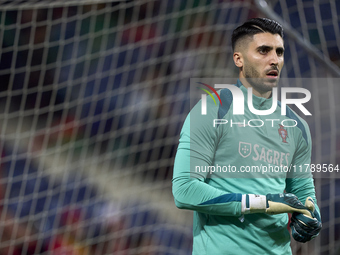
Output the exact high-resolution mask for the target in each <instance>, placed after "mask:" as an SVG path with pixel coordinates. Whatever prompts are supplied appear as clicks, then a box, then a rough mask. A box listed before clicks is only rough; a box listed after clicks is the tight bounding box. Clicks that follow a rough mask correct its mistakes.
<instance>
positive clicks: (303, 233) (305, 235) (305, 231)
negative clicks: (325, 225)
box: [290, 197, 322, 243]
mask: <svg viewBox="0 0 340 255" xmlns="http://www.w3.org/2000/svg"><path fill="white" fill-rule="evenodd" d="M305 205H306V207H308V208H310V212H311V217H310V216H309V215H305V214H302V213H293V215H292V218H291V223H290V227H291V229H292V236H293V238H294V239H295V240H296V241H298V242H301V243H305V242H308V241H310V240H312V239H313V238H315V237H317V236H318V235H319V233H320V231H321V228H322V223H321V218H320V215H319V213H318V211H316V210H315V206H314V201H313V199H312V198H310V197H308V198H307V199H306V203H305Z"/></svg>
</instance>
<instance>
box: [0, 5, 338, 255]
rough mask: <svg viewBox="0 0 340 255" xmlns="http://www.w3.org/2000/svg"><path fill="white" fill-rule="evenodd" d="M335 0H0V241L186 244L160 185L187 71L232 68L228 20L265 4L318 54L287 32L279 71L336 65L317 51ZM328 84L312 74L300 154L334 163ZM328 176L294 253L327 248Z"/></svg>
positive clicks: (48, 246) (333, 189) (78, 247)
mask: <svg viewBox="0 0 340 255" xmlns="http://www.w3.org/2000/svg"><path fill="white" fill-rule="evenodd" d="M261 6H262V7H264V6H266V8H267V9H266V10H264V9H262V7H261ZM339 8H340V6H339V3H337V2H335V1H334V2H332V1H319V2H317V3H315V2H313V1H270V3H269V1H268V4H267V5H265V2H263V1H247V0H244V1H227V0H225V1H222V0H221V1H208V0H188V1H177V0H175V1H174V0H164V1H163V0H162V1H156V0H141V1H94V0H93V1H90V0H86V1H85V0H83V1H38V0H37V1H33V0H29V1H0V24H1V25H0V43H1V52H0V82H1V86H0V127H1V129H0V131H1V138H0V142H1V179H0V184H1V185H0V195H1V196H0V208H1V212H0V216H1V218H0V220H1V225H2V227H1V228H0V238H1V242H0V254H124V255H125V254H191V245H192V219H191V213H190V212H185V211H179V210H177V209H176V208H175V205H174V202H173V198H172V195H171V178H172V167H173V160H174V155H175V153H176V148H177V144H178V138H179V132H180V129H181V127H182V124H183V121H184V119H185V117H186V115H187V113H188V111H189V108H190V107H189V99H188V93H189V84H190V82H189V80H190V78H192V77H196V78H197V77H228V78H229V77H237V71H238V70H237V69H236V68H235V66H234V64H233V61H232V52H231V47H230V37H231V33H232V30H233V29H234V28H235V27H236V26H237V25H239V24H241V23H243V22H244V21H245V20H247V19H249V18H253V17H258V16H268V15H270V14H276V15H279V17H281V18H282V19H283V20H284V21H285V23H286V24H287V25H290V26H291V27H293V28H294V31H296V33H297V34H298V35H299V36H301V37H303V38H305V40H306V42H309V43H310V44H311V45H312V46H313V47H315V48H316V49H317V52H319V53H320V54H321V56H322V57H323V58H324V60H326V64H325V62H323V61H322V59H320V58H319V57H318V56H316V55H315V54H314V55H313V54H312V53H311V51H308V47H310V45H307V43H306V45H307V46H306V45H305V46H304V44H301V43H299V41H298V37H294V34H288V35H286V37H285V48H286V49H285V67H284V70H283V74H282V75H283V76H286V77H336V71H335V72H334V71H332V70H331V68H329V67H328V66H327V63H328V62H327V60H331V61H332V62H331V63H333V64H334V65H336V64H339V57H340V55H339V46H340V45H339V40H340V38H339V32H338V31H339V29H338V28H339V19H338V16H337V13H338V12H339ZM268 12H269V13H268ZM312 49H314V48H312ZM335 70H337V69H336V68H335ZM330 88H331V89H329V90H327V91H325V90H323V89H322V87H320V86H316V87H315V91H314V92H315V93H316V94H318V95H320V97H318V101H317V103H316V104H315V106H314V107H315V109H314V112H315V118H314V119H313V120H311V121H310V125H311V130H312V134H313V142H314V145H313V146H314V148H313V161H314V162H318V163H321V162H322V163H324V162H326V163H333V164H335V163H339V158H340V155H339V153H340V145H339V144H340V143H339V137H340V133H339V124H340V123H339V122H340V120H339V118H338V117H337V116H339V109H340V107H335V106H336V98H335V97H336V95H337V94H338V93H339V90H338V89H337V86H336V85H334V84H333V85H332V86H331V87H330ZM314 92H313V91H312V94H313V93H314ZM320 120H322V121H323V123H325V125H320ZM318 123H319V124H318ZM339 184H340V183H339V180H338V179H334V178H333V179H332V178H327V179H319V178H318V179H316V188H317V195H318V198H319V204H320V207H321V210H322V216H323V220H324V228H323V230H322V233H321V235H320V237H319V238H317V239H315V240H314V241H312V242H311V243H310V244H308V245H300V244H296V243H293V244H292V246H293V251H294V254H313V252H314V254H332V253H333V254H336V253H335V252H336V249H337V248H338V247H337V245H336V244H337V243H338V240H339V238H340V236H339V235H340V230H339V229H340V215H339V211H340V208H339V206H340V199H339V197H340V191H339V188H338V187H340V185H339Z"/></svg>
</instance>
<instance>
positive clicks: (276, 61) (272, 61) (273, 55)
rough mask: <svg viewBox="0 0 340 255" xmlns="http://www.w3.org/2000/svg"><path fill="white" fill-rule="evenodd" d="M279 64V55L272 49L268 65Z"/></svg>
mask: <svg viewBox="0 0 340 255" xmlns="http://www.w3.org/2000/svg"><path fill="white" fill-rule="evenodd" d="M278 64H279V57H278V55H277V54H276V52H275V51H272V53H271V55H270V65H276V66H277V65H278Z"/></svg>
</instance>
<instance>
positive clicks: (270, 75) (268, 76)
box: [266, 70, 279, 79]
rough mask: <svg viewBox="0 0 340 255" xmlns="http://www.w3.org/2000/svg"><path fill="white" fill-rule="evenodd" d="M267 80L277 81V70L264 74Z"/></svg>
mask: <svg viewBox="0 0 340 255" xmlns="http://www.w3.org/2000/svg"><path fill="white" fill-rule="evenodd" d="M266 76H267V78H270V79H277V78H278V77H279V72H278V71H277V70H270V71H269V72H267V73H266Z"/></svg>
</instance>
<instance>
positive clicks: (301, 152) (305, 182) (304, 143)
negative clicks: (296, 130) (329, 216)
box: [286, 122, 320, 214]
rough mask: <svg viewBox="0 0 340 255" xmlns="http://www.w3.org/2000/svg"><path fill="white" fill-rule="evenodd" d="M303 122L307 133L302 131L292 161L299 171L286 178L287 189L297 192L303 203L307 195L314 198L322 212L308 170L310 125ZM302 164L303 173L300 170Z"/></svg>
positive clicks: (310, 151) (310, 144) (310, 140)
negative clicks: (303, 133)
mask: <svg viewBox="0 0 340 255" xmlns="http://www.w3.org/2000/svg"><path fill="white" fill-rule="evenodd" d="M302 123H303V124H304V125H303V126H304V128H303V131H304V132H305V135H302V133H301V136H300V137H298V138H297V139H296V140H297V141H298V142H297V150H296V152H295V155H294V158H293V161H292V166H296V169H297V173H294V172H292V173H291V174H290V175H289V176H288V178H287V179H286V191H287V192H289V193H293V194H295V195H296V196H297V197H298V198H299V200H300V201H301V202H302V203H305V201H306V198H307V197H311V198H313V200H314V201H315V207H316V210H317V211H318V212H319V214H320V209H319V207H318V205H317V199H316V196H315V188H314V179H313V176H312V174H311V172H310V171H309V170H308V171H306V167H307V165H308V166H310V164H311V153H312V139H311V135H310V131H309V128H308V125H307V124H306V123H305V122H302ZM304 137H305V138H304ZM300 166H301V167H302V168H301V170H302V173H301V172H299V171H300Z"/></svg>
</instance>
